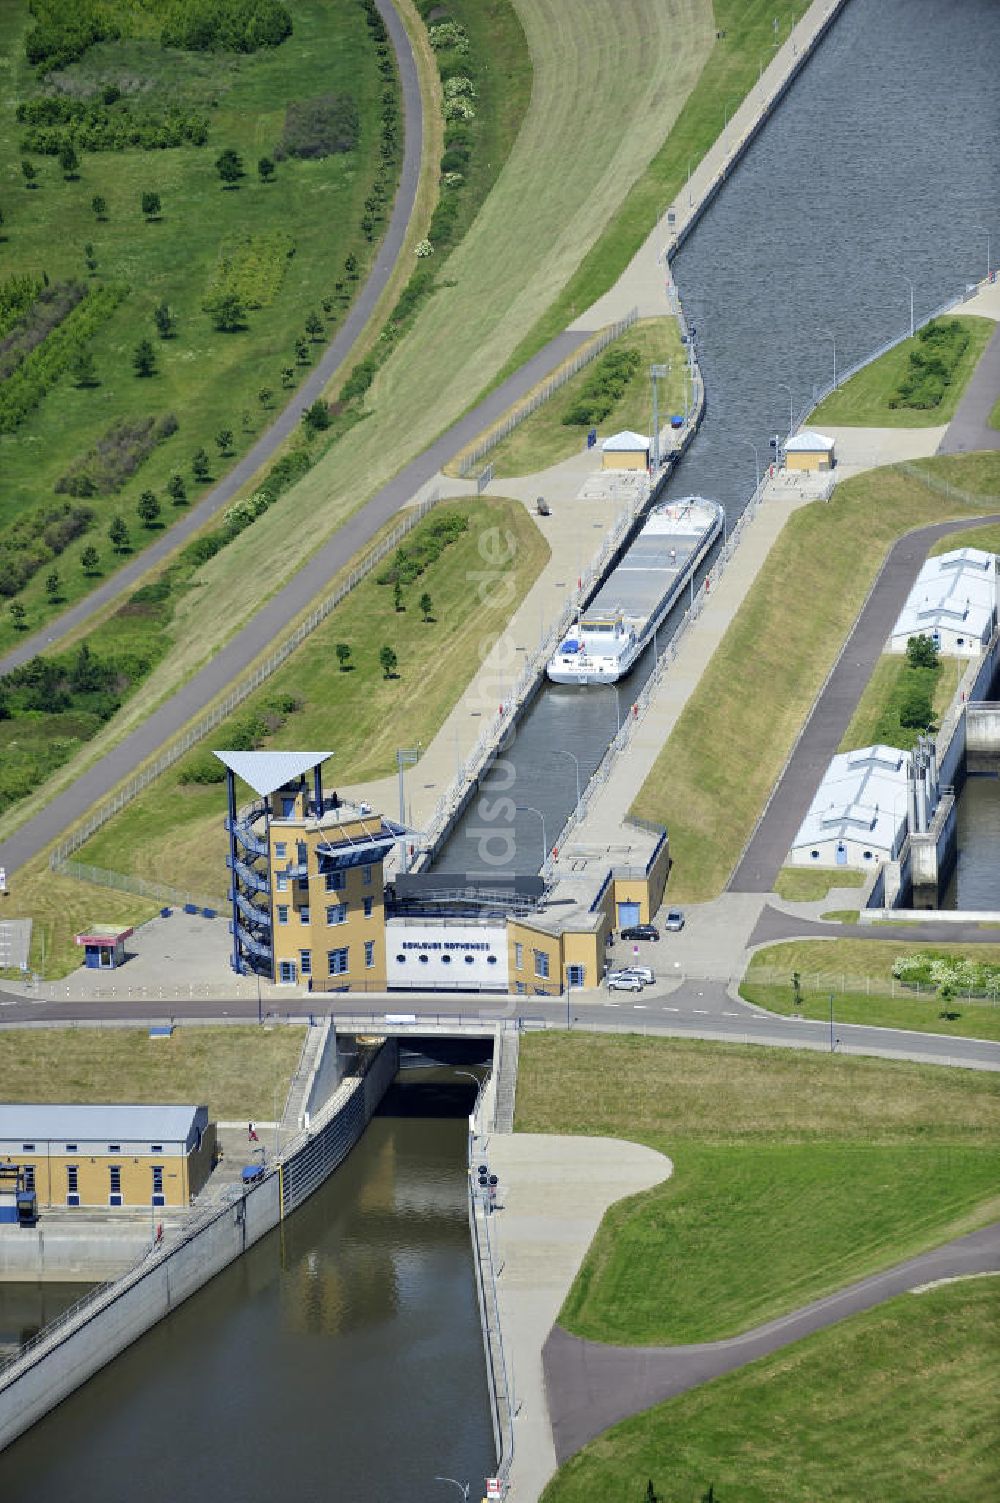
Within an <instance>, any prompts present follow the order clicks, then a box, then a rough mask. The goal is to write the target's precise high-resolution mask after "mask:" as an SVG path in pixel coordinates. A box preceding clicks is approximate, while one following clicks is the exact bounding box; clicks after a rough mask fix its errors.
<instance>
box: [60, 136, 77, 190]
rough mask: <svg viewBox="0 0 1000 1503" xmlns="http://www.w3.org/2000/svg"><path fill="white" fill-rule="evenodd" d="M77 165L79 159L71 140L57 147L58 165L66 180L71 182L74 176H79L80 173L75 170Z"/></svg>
mask: <svg viewBox="0 0 1000 1503" xmlns="http://www.w3.org/2000/svg"><path fill="white" fill-rule="evenodd" d="M79 165H80V159H79V157H78V156H77V154H76V147H75V146H74V145H73V143H72V141H65V142H64V143H63V145H62V146H61V147H60V148H59V166H60V167H61V169H62V175H63V177H64V178H65V179H66V181H67V182H71V181H72V180H73V179H74V178H76V177H79V175H80V174H79V172H78V171H77V168H78V167H79Z"/></svg>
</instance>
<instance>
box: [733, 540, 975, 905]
mask: <svg viewBox="0 0 1000 1503" xmlns="http://www.w3.org/2000/svg"><path fill="white" fill-rule="evenodd" d="M989 522H1000V514H997V513H995V512H994V513H992V514H991V515H985V516H981V517H969V518H956V519H955V520H953V521H950V522H937V523H934V524H933V525H932V526H930V527H920V528H917V529H916V530H915V531H914V532H909V533H907V534H906V536H905V537H901V538H899V539H898V540H897V541H896V542H895V543H894V544H893V546H892V548H891V549H890V550H889V554H888V557H887V558H886V560H885V563H884V564H883V565H882V569H881V571H880V573H879V575H878V578H877V579H876V581H875V583H874V585H873V586H872V590H871V593H870V595H869V596H868V599H867V600H866V601H865V604H864V606H863V607H862V609H861V614H860V615H859V616H858V619H857V621H856V623H855V625H854V630H853V631H852V632H851V634H850V636H849V637H848V639H847V641H846V642H845V644H844V647H843V649H842V651H841V654H840V657H839V658H838V659H837V662H836V664H835V666H834V669H833V672H832V673H831V674H830V677H829V678H828V679H827V681H826V683H825V684H824V685H823V688H822V689H821V690H820V693H819V697H818V698H817V700H816V702H815V704H814V705H813V707H812V710H811V711H810V713H809V718H808V720H807V721H806V723H805V726H804V727H803V730H802V734H801V735H800V737H799V739H798V741H797V742H796V744H795V746H794V747H793V748H792V751H791V754H790V756H789V758H788V761H787V762H786V763H785V769H784V771H783V772H782V774H781V777H780V778H779V779H778V782H777V783H776V785H775V787H774V789H773V790H772V793H771V797H770V799H769V800H768V803H767V805H766V807H765V809H764V812H763V814H762V815H761V817H760V819H759V821H758V822H757V827H756V829H755V830H754V832H753V834H752V836H751V837H750V840H749V842H748V844H747V847H746V850H745V851H744V853H743V855H742V857H741V858H740V861H739V863H738V864H737V866H736V870H735V871H734V872H733V874H732V876H731V877H730V879H729V882H728V884H727V888H728V890H729V891H730V892H772V891H773V890H774V884H775V881H776V879H777V875H778V872H779V871H780V869H781V867H782V866H783V865H784V863H785V857H786V856H787V855H788V851H789V849H790V847H791V844H792V841H793V840H794V839H795V836H796V834H797V832H798V829H799V826H800V825H801V823H802V821H803V819H804V818H805V816H806V813H807V811H808V809H809V805H810V803H811V802H812V799H813V796H814V794H815V792H816V789H817V788H818V787H819V782H820V779H821V778H822V776H823V773H824V772H825V771H826V768H827V764H828V763H829V761H830V758H831V757H832V756H833V755H834V753H835V752H836V750H837V747H838V746H839V745H840V742H841V739H842V737H843V735H844V732H845V731H846V730H847V727H848V725H849V724H850V720H851V716H852V715H853V714H854V711H855V709H856V708H857V705H858V701H859V700H860V698H861V695H862V693H863V691H864V689H865V686H866V685H867V683H868V680H869V678H870V677H871V674H872V671H873V669H874V667H875V664H876V663H877V662H878V659H879V657H880V656H881V653H882V649H883V647H884V646H885V643H886V641H887V639H888V637H889V634H890V632H891V631H892V628H893V625H894V624H895V621H896V618H897V616H898V615H899V613H900V611H901V610H902V608H903V605H904V603H905V601H906V597H907V595H908V594H909V593H910V590H911V589H912V587H913V582H914V580H915V579H916V577H917V575H918V573H919V572H920V569H921V566H922V564H923V562H924V559H925V558H926V556H927V550H928V549H929V548H930V547H931V545H932V544H933V543H935V542H937V540H938V538H942V537H947V536H948V535H949V534H950V533H954V532H965V531H968V530H969V529H971V528H974V527H982V526H984V525H985V524H986V523H989Z"/></svg>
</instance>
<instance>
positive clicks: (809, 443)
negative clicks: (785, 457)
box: [785, 428, 833, 454]
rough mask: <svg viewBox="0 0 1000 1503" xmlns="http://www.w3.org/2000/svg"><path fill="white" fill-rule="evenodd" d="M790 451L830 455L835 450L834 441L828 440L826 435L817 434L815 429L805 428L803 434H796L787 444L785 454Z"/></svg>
mask: <svg viewBox="0 0 1000 1503" xmlns="http://www.w3.org/2000/svg"><path fill="white" fill-rule="evenodd" d="M789 449H791V451H792V452H793V453H798V454H802V453H805V454H815V453H817V452H822V453H824V454H826V453H829V452H830V451H831V450H832V449H833V439H832V438H827V436H826V434H825V433H817V432H816V429H815V428H804V429H803V430H802V432H801V433H796V435H795V437H794V438H790V439H789V440H788V442H787V443H786V444H785V453H786V454H787V453H788V451H789Z"/></svg>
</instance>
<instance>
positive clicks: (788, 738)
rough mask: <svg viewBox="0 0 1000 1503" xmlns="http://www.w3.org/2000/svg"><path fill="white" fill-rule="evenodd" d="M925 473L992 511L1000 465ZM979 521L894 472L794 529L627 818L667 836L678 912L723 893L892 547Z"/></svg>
mask: <svg viewBox="0 0 1000 1503" xmlns="http://www.w3.org/2000/svg"><path fill="white" fill-rule="evenodd" d="M924 468H925V469H926V470H927V471H928V472H930V473H932V474H934V475H937V476H939V477H941V478H942V479H947V480H950V481H951V482H952V483H953V484H955V485H956V486H960V487H962V488H963V489H964V490H966V491H967V492H969V493H970V494H972V495H976V496H978V495H981V496H982V497H983V503H982V510H983V511H986V510H988V509H990V508H991V507H993V506H995V505H996V502H995V499H994V498H995V496H996V493H997V488H998V485H1000V455H994V454H977V455H969V456H966V455H962V456H955V457H951V456H949V457H948V458H941V459H934V460H928V461H926V462H925V465H924ZM975 514H976V508H975V507H974V506H973V505H970V504H967V503H964V502H962V501H960V500H957V499H955V500H953V499H951V498H945V497H942V496H941V494H940V493H939V492H937V491H934V490H931V489H930V487H929V486H925V485H923V484H921V483H920V481H919V480H917V479H916V478H915V477H914V476H912V475H906V474H903V473H902V472H901V471H899V470H897V469H895V468H894V467H888V468H885V469H880V470H873V471H870V472H869V473H867V474H864V475H859V476H856V477H855V478H854V479H852V480H849V481H847V482H846V483H845V484H844V485H841V486H838V487H837V489H836V491H835V492H834V495H833V498H832V499H831V500H830V501H829V502H828V503H823V504H819V503H817V504H813V505H810V506H806V507H803V508H802V509H801V510H799V511H797V512H795V513H793V515H792V516H791V517H790V518H789V520H788V522H787V524H786V526H785V528H784V530H783V532H782V533H781V535H780V537H779V538H778V540H777V542H776V543H775V545H774V547H773V548H772V549H771V552H770V554H769V556H768V558H767V559H766V561H765V563H764V565H763V567H762V568H761V570H760V573H759V574H758V576H757V579H756V580H755V581H754V584H753V586H752V587H751V589H750V592H749V594H748V595H747V598H746V600H745V601H744V602H743V605H742V606H741V607H740V610H739V611H738V612H737V615H736V617H735V619H734V620H733V622H732V624H731V625H730V627H729V629H728V631H727V632H726V635H725V636H724V638H723V640H722V642H721V644H720V646H719V648H718V650H717V651H716V653H715V655H714V656H713V658H712V660H711V662H710V663H709V665H708V667H707V669H706V670H705V672H704V673H703V674H702V676H701V680H700V682H699V684H698V687H697V689H696V690H695V692H694V693H693V695H692V696H691V698H690V699H689V700H688V703H687V705H686V706H685V708H684V710H683V712H682V714H681V716H680V718H679V720H678V722H677V725H676V726H675V728H674V730H673V732H672V734H671V735H670V737H669V739H668V740H667V743H666V745H665V746H664V748H663V750H662V751H661V753H660V755H659V757H658V758H657V760H656V762H655V764H654V766H653V769H652V771H651V773H650V775H649V777H648V778H647V780H646V782H645V784H644V785H643V787H642V789H641V790H640V792H639V796H638V798H637V799H636V801H635V803H634V805H633V813H635V814H637V815H640V816H642V817H644V818H646V819H652V820H657V821H659V822H661V823H663V824H666V825H667V827H668V829H669V830H670V847H671V856H672V858H673V862H674V868H673V871H672V873H671V878H670V884H671V885H670V889H669V892H670V897H671V900H672V901H673V900H674V899H675V898H676V899H677V900H678V901H683V900H686V901H688V902H693V901H700V900H702V899H705V898H709V897H713V896H714V895H715V894H716V893H718V892H719V891H720V890H721V889H722V887H723V886H724V885H725V882H726V880H727V878H728V877H729V874H730V873H731V871H732V869H733V866H734V864H735V863H736V861H737V859H738V857H739V854H740V851H741V850H742V849H743V846H744V845H745V843H746V841H747V838H748V837H749V835H750V833H751V831H752V829H753V826H754V824H755V822H756V820H757V818H758V816H759V814H760V811H761V809H762V808H763V807H764V803H765V800H766V798H767V795H768V793H769V792H770V790H771V788H772V787H773V785H774V783H775V781H776V779H777V778H778V776H779V774H780V773H781V769H782V767H783V766H784V764H785V760H786V758H787V756H788V753H789V751H790V750H791V747H792V744H793V742H794V739H795V736H796V734H797V733H798V730H799V728H800V726H801V724H802V721H803V719H804V717H805V716H806V715H807V714H808V711H809V708H810V706H811V704H812V702H813V700H814V699H815V696H816V694H817V693H818V691H819V689H820V686H821V685H822V683H823V680H824V678H825V677H826V674H827V673H828V671H829V669H830V668H831V667H832V665H833V663H834V662H835V660H836V657H837V655H838V653H839V652H840V648H841V644H842V643H843V641H844V639H845V637H846V636H847V634H848V632H849V631H850V629H851V627H852V626H853V624H854V621H855V618H856V617H857V614H858V611H859V610H860V608H861V605H862V604H863V602H864V599H865V596H866V594H867V593H868V590H869V588H870V587H871V584H872V581H873V580H874V578H875V576H876V574H877V572H878V569H879V567H880V565H881V563H882V559H883V557H884V555H885V553H886V551H887V549H888V548H889V546H890V545H891V544H892V542H893V541H894V540H895V538H897V537H898V536H900V535H901V534H902V533H904V532H906V531H907V530H909V529H910V528H913V527H919V526H921V525H923V524H926V523H929V522H939V521H942V520H943V519H945V518H946V517H948V516H952V517H961V516H975Z"/></svg>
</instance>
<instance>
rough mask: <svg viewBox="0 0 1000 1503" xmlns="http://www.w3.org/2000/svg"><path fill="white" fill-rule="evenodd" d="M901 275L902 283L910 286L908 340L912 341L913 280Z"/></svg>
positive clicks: (913, 330) (904, 274)
mask: <svg viewBox="0 0 1000 1503" xmlns="http://www.w3.org/2000/svg"><path fill="white" fill-rule="evenodd" d="M901 275H902V278H903V281H904V282H908V283H909V285H910V338H911V339H912V338H913V335H914V332H915V329H914V322H913V293H914V289H913V278H912V277H908V276H907V275H906V273H905V272H903V273H901Z"/></svg>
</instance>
